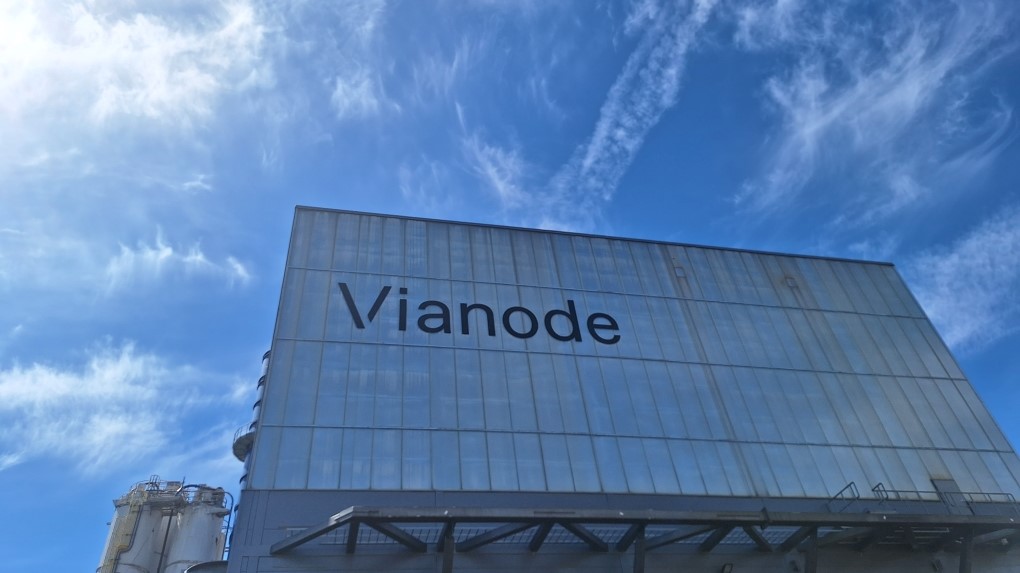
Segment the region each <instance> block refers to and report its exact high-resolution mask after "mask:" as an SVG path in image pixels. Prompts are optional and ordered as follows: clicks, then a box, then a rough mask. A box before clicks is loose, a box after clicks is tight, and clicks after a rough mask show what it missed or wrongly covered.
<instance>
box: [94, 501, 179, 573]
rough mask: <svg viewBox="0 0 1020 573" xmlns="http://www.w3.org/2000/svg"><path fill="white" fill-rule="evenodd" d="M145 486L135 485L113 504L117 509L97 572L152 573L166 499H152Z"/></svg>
mask: <svg viewBox="0 0 1020 573" xmlns="http://www.w3.org/2000/svg"><path fill="white" fill-rule="evenodd" d="M145 486H146V484H138V485H136V486H135V487H134V488H133V489H132V490H131V491H130V492H128V493H127V494H126V495H124V496H123V497H121V498H120V499H118V500H116V501H114V507H115V508H116V510H115V512H114V515H113V521H112V523H110V535H109V537H108V538H107V541H106V549H105V550H104V551H103V558H102V561H101V562H100V563H99V567H98V568H97V569H96V571H98V572H99V573H155V569H156V563H157V562H156V561H155V560H154V556H158V554H159V551H160V546H161V545H162V540H163V533H164V527H165V524H166V521H165V520H164V516H163V507H164V506H165V501H166V499H165V496H159V495H157V496H156V497H157V499H153V496H152V493H153V492H152V491H150V490H146V487H145ZM158 493H162V492H158Z"/></svg>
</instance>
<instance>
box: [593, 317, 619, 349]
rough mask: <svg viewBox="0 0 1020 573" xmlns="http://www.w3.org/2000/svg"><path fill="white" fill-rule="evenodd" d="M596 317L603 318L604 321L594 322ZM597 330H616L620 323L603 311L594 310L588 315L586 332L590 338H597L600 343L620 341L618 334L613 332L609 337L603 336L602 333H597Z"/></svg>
mask: <svg viewBox="0 0 1020 573" xmlns="http://www.w3.org/2000/svg"><path fill="white" fill-rule="evenodd" d="M598 319H605V322H604V323H596V322H595V321H596V320H598ZM599 330H612V331H617V332H619V330H620V325H619V324H617V323H616V319H615V318H613V317H611V316H609V315H608V314H606V313H604V312H595V313H592V315H591V316H589V317H588V334H591V337H592V338H594V339H595V340H598V341H599V342H601V343H602V344H616V343H617V342H619V341H620V335H619V334H614V335H612V336H610V337H609V338H603V337H602V335H601V334H599V333H598V331H599Z"/></svg>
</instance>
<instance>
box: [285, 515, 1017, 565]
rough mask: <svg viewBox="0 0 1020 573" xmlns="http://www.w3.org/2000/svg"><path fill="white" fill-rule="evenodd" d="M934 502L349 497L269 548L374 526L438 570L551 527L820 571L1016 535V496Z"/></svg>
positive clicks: (546, 535) (370, 539)
mask: <svg viewBox="0 0 1020 573" xmlns="http://www.w3.org/2000/svg"><path fill="white" fill-rule="evenodd" d="M938 505H941V504H932V503H930V502H910V503H904V504H899V506H898V507H896V508H893V507H890V506H884V507H883V509H885V511H871V510H868V511H864V512H853V513H839V512H829V511H819V512H817V513H811V512H803V511H797V512H776V511H772V512H770V511H768V510H767V509H765V508H763V509H762V510H761V511H758V512H746V511H719V512H713V511H657V510H639V511H632V510H631V511H621V510H604V509H592V510H583V509H582V510H578V509H506V508H446V509H442V508H419V507H403V508H401V507H368V506H352V507H348V508H347V509H344V510H343V511H340V512H339V513H336V514H335V515H333V516H332V517H330V518H329V519H328V520H326V521H325V522H323V523H321V524H319V525H316V526H313V527H309V528H307V529H303V530H300V531H295V532H294V533H295V534H294V535H291V536H289V537H287V538H285V539H283V540H281V541H279V542H277V543H275V544H274V545H273V546H272V547H271V548H270V554H271V555H277V556H279V555H284V554H287V553H289V552H292V551H295V550H297V549H298V548H299V547H300V546H302V545H304V544H306V543H308V542H310V541H312V540H314V539H319V538H322V537H323V536H326V535H327V534H331V533H336V532H339V533H342V535H338V536H336V537H335V539H334V543H337V544H342V545H344V547H345V551H346V552H347V553H348V554H352V553H354V552H355V551H356V550H357V549H358V547H359V545H362V546H364V545H366V544H378V543H380V542H381V540H380V539H379V536H372V535H366V531H365V530H366V529H370V530H373V531H374V532H377V533H378V534H381V537H382V538H385V540H387V541H389V542H390V543H394V542H395V543H398V544H400V545H403V546H404V547H406V548H407V549H408V550H410V551H414V552H419V553H427V552H429V551H430V550H431V551H435V552H437V553H440V554H442V555H443V571H444V573H451V572H452V571H453V570H454V558H455V555H456V554H457V553H464V552H468V551H474V550H477V549H479V548H482V547H484V546H487V545H490V544H495V543H501V544H502V545H503V546H504V547H519V548H521V549H522V550H525V549H526V550H527V551H531V552H536V551H539V550H540V549H541V547H542V546H543V544H545V543H547V542H549V541H550V537H551V534H554V533H555V534H557V535H558V538H559V539H558V542H561V543H563V542H570V541H573V542H575V543H581V544H583V545H586V546H587V547H588V548H589V549H590V550H591V551H595V552H609V551H617V552H627V551H632V554H633V571H634V573H642V572H643V571H644V570H645V556H646V554H647V552H649V551H653V550H655V549H657V548H661V547H664V546H667V545H672V544H676V543H687V544H688V545H694V546H696V551H699V552H702V553H708V552H711V551H712V550H713V549H715V548H716V547H717V546H718V545H719V544H720V543H722V542H724V540H726V541H728V542H729V543H737V544H740V543H744V544H746V545H747V546H748V547H749V548H753V549H754V550H757V551H760V552H763V553H772V552H790V551H795V550H796V551H800V552H803V553H804V563H805V571H806V572H807V573H815V572H816V571H817V563H818V551H819V549H821V548H824V547H827V546H836V545H839V546H847V547H852V548H854V549H856V550H858V551H864V550H866V549H868V548H870V547H872V546H877V545H885V546H890V545H895V546H899V547H902V548H904V549H905V550H913V551H925V550H927V551H931V552H936V551H942V550H950V551H959V553H960V567H959V571H960V573H970V571H971V559H972V553H973V551H974V550H976V549H981V548H992V547H994V548H998V549H999V550H1007V549H1008V548H1009V547H1010V546H1011V544H1012V542H1013V541H1014V540H1015V539H1014V538H1017V537H1018V536H1020V523H1018V520H1020V515H1018V512H1017V507H1016V505H1015V504H1013V503H986V504H979V505H978V504H974V505H972V507H971V510H972V512H970V513H969V514H967V515H961V514H949V513H942V512H941V511H939V513H936V514H932V513H929V512H931V511H932V509H933V508H934V509H935V510H936V511H938ZM901 509H913V511H911V512H909V513H904V512H902V511H901ZM341 528H344V530H343V531H339V530H341Z"/></svg>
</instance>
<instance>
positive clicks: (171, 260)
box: [106, 229, 251, 293]
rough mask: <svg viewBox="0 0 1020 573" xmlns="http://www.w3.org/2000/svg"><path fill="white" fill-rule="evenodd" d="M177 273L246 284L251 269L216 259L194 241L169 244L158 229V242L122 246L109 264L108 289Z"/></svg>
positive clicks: (234, 260) (107, 268)
mask: <svg viewBox="0 0 1020 573" xmlns="http://www.w3.org/2000/svg"><path fill="white" fill-rule="evenodd" d="M177 276H207V277H216V278H220V279H222V280H225V281H226V282H227V283H228V284H229V285H231V286H233V285H234V284H238V283H240V284H242V285H244V284H247V283H248V281H249V280H251V273H250V271H249V270H248V269H247V268H246V267H245V266H244V264H242V263H241V262H240V261H239V260H237V259H236V258H234V257H232V256H228V257H227V258H226V259H225V260H224V261H223V262H219V263H218V262H214V261H211V260H209V258H208V257H207V256H206V255H205V253H204V252H202V249H201V246H200V245H198V244H194V245H192V246H190V247H188V248H187V249H181V248H177V247H174V246H173V245H171V244H169V243H168V242H167V241H166V240H165V239H164V237H163V232H162V230H161V229H160V230H158V231H157V233H156V242H155V244H151V245H150V244H148V243H144V242H139V243H138V244H137V245H136V246H135V247H128V246H126V245H121V246H120V253H119V254H117V255H116V256H114V257H113V258H112V259H110V261H109V263H107V265H106V290H107V292H108V293H110V292H114V291H116V290H118V289H120V288H123V287H126V286H130V285H132V284H137V283H152V282H155V281H157V280H160V279H164V278H174V277H177Z"/></svg>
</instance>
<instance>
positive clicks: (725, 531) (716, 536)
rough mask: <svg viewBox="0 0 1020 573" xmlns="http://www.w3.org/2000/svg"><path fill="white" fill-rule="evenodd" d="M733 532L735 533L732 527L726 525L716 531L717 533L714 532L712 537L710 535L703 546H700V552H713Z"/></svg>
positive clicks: (702, 543) (703, 542)
mask: <svg viewBox="0 0 1020 573" xmlns="http://www.w3.org/2000/svg"><path fill="white" fill-rule="evenodd" d="M731 531H733V526H732V525H724V526H722V527H720V528H718V529H716V530H715V531H713V532H712V534H711V535H709V536H708V537H707V538H706V539H705V540H704V541H702V542H701V545H699V546H698V551H700V552H702V553H708V552H710V551H712V550H713V549H715V546H716V545H719V542H721V541H722V540H723V539H726V536H727V535H729V534H730V532H731Z"/></svg>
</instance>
